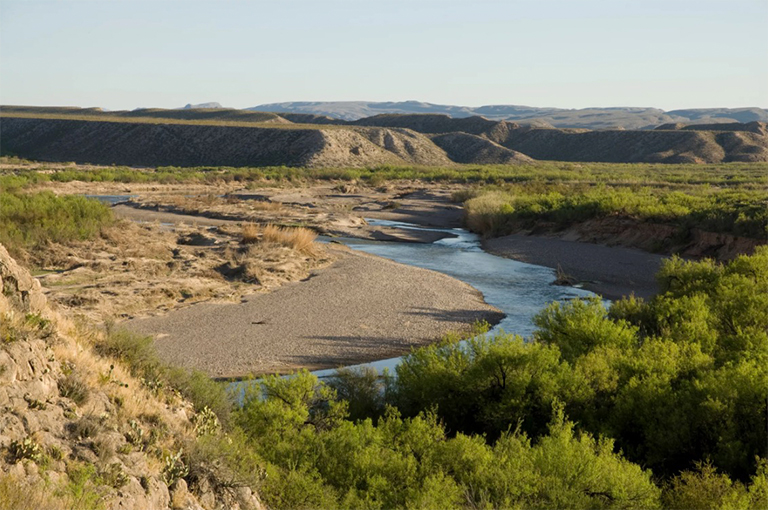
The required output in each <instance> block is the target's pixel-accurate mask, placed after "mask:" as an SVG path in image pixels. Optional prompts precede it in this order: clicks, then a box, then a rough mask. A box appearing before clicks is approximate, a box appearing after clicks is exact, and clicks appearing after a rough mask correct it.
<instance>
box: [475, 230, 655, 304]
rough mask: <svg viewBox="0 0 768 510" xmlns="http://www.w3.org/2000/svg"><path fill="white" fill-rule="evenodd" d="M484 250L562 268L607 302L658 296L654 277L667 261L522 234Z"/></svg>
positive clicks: (493, 241)
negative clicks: (631, 296)
mask: <svg viewBox="0 0 768 510" xmlns="http://www.w3.org/2000/svg"><path fill="white" fill-rule="evenodd" d="M483 248H485V250H486V251H488V252H489V253H493V254H494V255H498V256H501V257H508V258H511V259H515V260H520V261H522V262H528V263H530V264H538V265H541V266H546V267H551V268H553V269H558V268H559V269H560V270H561V271H562V272H563V273H565V274H566V275H568V276H569V277H571V278H573V279H574V280H575V281H576V282H579V283H581V284H582V286H583V287H584V288H585V289H588V290H591V291H593V292H596V293H598V294H600V295H602V296H604V297H606V298H608V299H618V298H620V297H622V296H628V295H630V294H633V293H634V294H635V296H638V297H643V298H649V297H651V296H653V295H654V294H656V293H657V292H658V285H657V284H656V278H655V275H656V272H657V271H658V270H659V267H661V263H662V261H663V260H664V259H665V258H667V257H665V256H663V255H657V254H654V253H648V252H645V251H642V250H637V249H633V248H624V247H619V246H615V247H612V246H605V245H601V244H591V243H583V242H577V241H566V240H563V239H558V238H552V237H539V236H529V235H522V234H512V235H508V236H504V237H498V238H495V239H488V240H485V241H483Z"/></svg>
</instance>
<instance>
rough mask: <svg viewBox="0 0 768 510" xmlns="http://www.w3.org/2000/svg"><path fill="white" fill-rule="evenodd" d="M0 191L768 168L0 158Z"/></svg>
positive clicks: (712, 176)
mask: <svg viewBox="0 0 768 510" xmlns="http://www.w3.org/2000/svg"><path fill="white" fill-rule="evenodd" d="M0 167H1V168H2V171H0V189H12V188H20V187H27V186H31V185H36V184H42V183H46V182H53V183H56V182H71V181H84V182H117V183H150V182H151V183H167V184H183V183H189V184H206V183H209V184H216V183H226V182H239V183H243V184H251V185H253V186H260V185H264V184H265V183H266V184H270V183H294V184H301V183H302V182H310V181H318V180H320V181H360V182H362V183H364V184H371V185H374V186H377V185H380V184H382V183H385V182H387V181H394V180H417V181H423V182H443V183H458V184H477V185H504V184H510V183H536V184H537V186H539V189H541V187H547V186H549V185H555V184H563V185H569V186H570V185H579V186H593V185H598V184H601V183H602V184H604V185H607V186H630V187H633V186H648V187H663V188H676V189H687V188H690V187H696V186H705V185H709V186H718V187H722V188H729V189H736V188H738V189H757V190H761V189H762V190H764V189H765V186H766V185H768V163H724V164H680V165H670V164H650V163H632V164H628V163H567V162H549V161H540V162H536V163H534V164H528V165H456V166H452V167H418V166H402V167H399V166H378V167H371V168H302V167H240V168H234V167H158V168H131V167H126V166H84V165H75V164H74V163H44V162H31V161H26V160H22V159H18V158H14V157H7V156H6V157H1V158H0Z"/></svg>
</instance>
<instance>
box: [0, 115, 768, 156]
mask: <svg viewBox="0 0 768 510" xmlns="http://www.w3.org/2000/svg"><path fill="white" fill-rule="evenodd" d="M0 117H1V121H0V137H1V138H0V141H1V142H2V144H1V145H0V149H1V150H2V153H3V154H6V155H17V156H21V157H24V158H30V159H38V160H43V161H47V160H50V161H75V162H79V163H96V164H122V165H132V166H171V165H173V166H280V165H285V166H309V167H340V166H343V167H366V166H367V167H370V166H380V165H425V166H434V165H442V166H445V165H452V164H517V163H530V162H532V161H533V160H557V161H584V162H588V161H595V162H615V163H632V162H651V163H719V162H729V161H741V162H750V161H768V129H766V125H765V123H761V122H750V123H748V124H741V123H716V124H705V125H686V124H682V123H670V124H665V125H662V126H661V127H660V128H658V129H655V130H603V131H590V130H586V129H556V128H551V127H537V126H530V125H520V124H517V123H513V122H507V121H496V120H491V119H487V118H484V117H480V116H473V117H462V118H454V117H450V116H448V115H438V114H414V115H405V114H403V115H396V114H382V115H376V116H374V117H369V118H365V119H359V120H356V121H342V120H338V119H333V118H330V117H327V116H322V115H314V114H300V113H283V114H280V115H278V114H276V113H273V112H254V111H246V110H234V109H226V108H221V109H219V108H206V109H181V110H162V109H143V110H134V111H120V112H105V111H102V110H100V109H98V108H87V109H76V108H37V107H19V106H4V107H1V108H0Z"/></svg>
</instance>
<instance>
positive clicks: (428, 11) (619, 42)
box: [0, 0, 768, 110]
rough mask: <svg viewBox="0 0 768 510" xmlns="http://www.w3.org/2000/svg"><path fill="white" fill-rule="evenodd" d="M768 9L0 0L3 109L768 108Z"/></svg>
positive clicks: (755, 3)
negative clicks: (301, 105)
mask: <svg viewBox="0 0 768 510" xmlns="http://www.w3.org/2000/svg"><path fill="white" fill-rule="evenodd" d="M766 34H768V0H663V1H656V0H634V1H626V0H602V1H599V0H593V1H583V0H561V1H554V0H507V1H501V0H499V1H485V0H462V1H457V0H409V1H389V0H376V1H370V0H350V1H347V0H337V1H331V0H312V1H304V0H282V1H278V0H274V1H248V2H245V1H226V0H218V1H194V0H184V1H181V0H179V1H170V0H169V1H162V0H154V1H150V2H146V1H138V0H136V1H131V0H123V1H119V0H99V1H67V0H59V1H36V0H27V1H19V0H0V104H17V105H22V104H23V105H48V106H53V105H57V106H83V107H87V106H100V107H103V108H108V109H133V108H137V107H162V108H175V107H180V106H184V105H185V104H187V103H193V104H195V103H202V102H208V101H217V102H219V103H221V104H223V105H224V106H229V107H235V108H247V107H252V106H255V105H259V104H264V103H273V102H284V101H358V100H360V101H362V100H365V101H405V100H418V101H425V102H430V103H439V104H457V105H464V106H480V105H487V104H517V105H528V106H542V107H544V106H547V107H561V108H584V107H591V106H595V107H608V106H643V107H657V108H662V109H664V110H672V109H680V108H711V107H743V106H759V107H768V37H766Z"/></svg>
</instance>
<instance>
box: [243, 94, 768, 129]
mask: <svg viewBox="0 0 768 510" xmlns="http://www.w3.org/2000/svg"><path fill="white" fill-rule="evenodd" d="M246 110H251V111H260V112H272V113H304V114H313V115H325V116H328V117H332V118H336V119H341V120H346V121H356V120H359V119H362V118H365V117H372V116H375V115H379V114H413V113H433V114H444V115H448V116H450V117H453V118H462V117H472V116H476V115H478V116H482V117H485V118H487V119H489V120H506V121H513V122H520V123H526V124H530V123H532V124H536V125H542V124H545V125H546V124H549V125H551V126H553V127H558V128H584V129H617V128H618V129H621V128H623V129H653V128H655V127H658V126H660V125H662V124H669V123H679V122H682V123H691V122H696V123H719V122H751V121H760V122H768V109H765V108H758V107H744V108H690V109H679V110H669V111H664V110H662V109H659V108H650V107H603V108H600V107H590V108H580V109H577V108H573V109H571V108H553V107H534V106H524V105H484V106H478V107H470V106H456V105H440V104H434V103H425V102H420V101H399V102H397V101H383V102H376V101H293V102H283V103H267V104H261V105H258V106H253V107H251V108H246Z"/></svg>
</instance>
